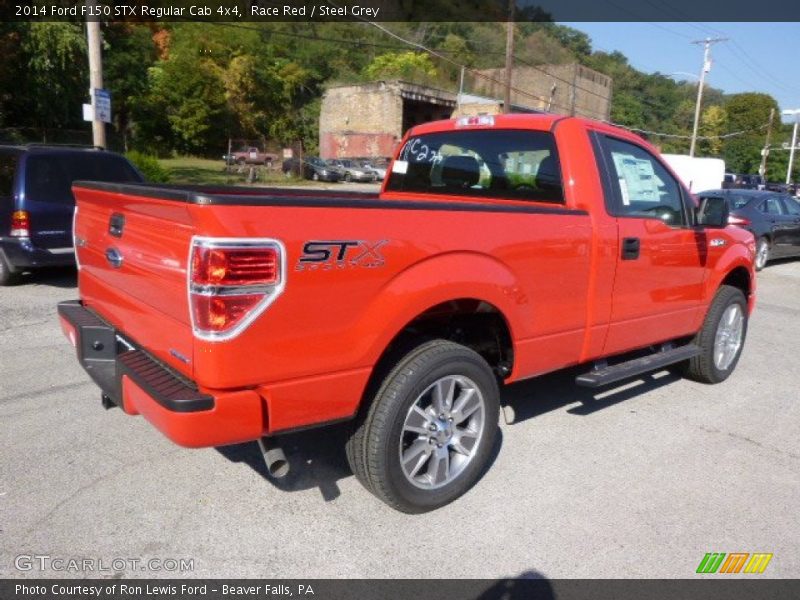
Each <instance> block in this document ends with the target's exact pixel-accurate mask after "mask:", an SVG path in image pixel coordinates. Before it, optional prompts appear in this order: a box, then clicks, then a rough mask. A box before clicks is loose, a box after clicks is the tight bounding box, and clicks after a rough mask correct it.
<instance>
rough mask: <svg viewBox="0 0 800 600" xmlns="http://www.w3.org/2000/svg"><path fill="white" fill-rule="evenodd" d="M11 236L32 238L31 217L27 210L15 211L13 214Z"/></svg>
mask: <svg viewBox="0 0 800 600" xmlns="http://www.w3.org/2000/svg"><path fill="white" fill-rule="evenodd" d="M11 236H12V237H30V236H31V217H30V215H29V214H28V211H27V210H15V211H14V212H13V213H11Z"/></svg>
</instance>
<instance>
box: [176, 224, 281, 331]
mask: <svg viewBox="0 0 800 600" xmlns="http://www.w3.org/2000/svg"><path fill="white" fill-rule="evenodd" d="M284 255H285V252H284V250H283V246H282V245H281V243H280V242H278V241H277V240H265V239H258V240H253V239H248V238H245V239H229V238H225V239H220V238H200V237H195V238H194V239H193V240H192V251H191V256H190V261H189V275H188V277H189V301H190V308H191V317H192V329H193V331H194V334H195V335H196V336H197V337H199V338H201V339H207V340H214V341H219V340H226V339H230V338H232V337H235V336H236V335H238V334H239V333H241V332H242V331H243V330H244V329H245V328H247V326H248V325H250V323H252V322H253V321H254V320H255V319H256V317H258V315H260V314H261V313H262V312H263V311H264V310H265V309H266V308H267V307H268V306H269V305H270V304H271V303H272V302H273V301H274V300H275V298H277V297H278V296H279V295H280V293H281V292H282V291H283V287H284V283H285V282H284V277H285V275H284Z"/></svg>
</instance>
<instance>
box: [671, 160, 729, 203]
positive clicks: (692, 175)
mask: <svg viewBox="0 0 800 600" xmlns="http://www.w3.org/2000/svg"><path fill="white" fill-rule="evenodd" d="M661 156H662V157H663V158H664V160H665V161H667V164H669V166H670V167H672V170H673V171H675V174H676V175H678V177H680V178H681V179H682V180H683V183H685V184H686V187H688V188H689V191H690V192H692V193H693V194H697V193H698V192H702V191H705V190H716V189H719V188H721V187H722V183H723V181H724V180H725V161H724V160H722V159H721V158H698V157H696V156H689V155H688V154H662V155H661Z"/></svg>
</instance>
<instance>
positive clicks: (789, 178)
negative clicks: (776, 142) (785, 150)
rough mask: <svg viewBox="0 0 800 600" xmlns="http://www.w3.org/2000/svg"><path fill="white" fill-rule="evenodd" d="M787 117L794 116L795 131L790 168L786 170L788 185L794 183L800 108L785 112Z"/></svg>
mask: <svg viewBox="0 0 800 600" xmlns="http://www.w3.org/2000/svg"><path fill="white" fill-rule="evenodd" d="M783 114H784V115H786V116H794V129H793V130H792V147H791V149H790V150H789V167H788V168H787V169H786V185H789V184H790V183H791V182H792V167H794V149H795V147H797V126H798V125H800V108H796V109H794V110H785V111H783Z"/></svg>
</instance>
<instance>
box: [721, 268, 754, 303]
mask: <svg viewBox="0 0 800 600" xmlns="http://www.w3.org/2000/svg"><path fill="white" fill-rule="evenodd" d="M722 285H730V286H733V287H735V288H739V289H740V290H742V293H743V294H744V297H745V298H748V297H749V296H750V285H751V282H750V273H749V272H748V271H747V269H745V268H744V267H736V268H735V269H734V270H733V271H731V272H730V273H728V274H727V275H726V276H725V279H723V280H722Z"/></svg>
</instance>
